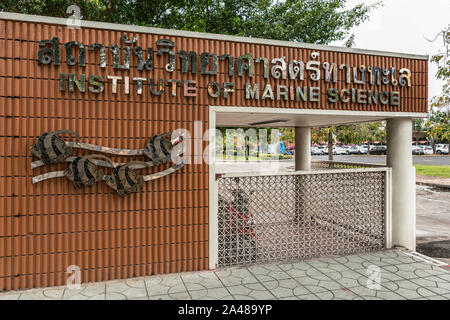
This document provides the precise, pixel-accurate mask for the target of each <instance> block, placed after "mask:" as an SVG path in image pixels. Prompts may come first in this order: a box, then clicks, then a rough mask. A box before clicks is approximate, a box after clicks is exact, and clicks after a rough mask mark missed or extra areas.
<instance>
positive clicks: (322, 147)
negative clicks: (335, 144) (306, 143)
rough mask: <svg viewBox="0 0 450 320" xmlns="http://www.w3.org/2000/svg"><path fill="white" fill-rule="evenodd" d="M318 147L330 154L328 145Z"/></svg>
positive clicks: (324, 152)
mask: <svg viewBox="0 0 450 320" xmlns="http://www.w3.org/2000/svg"><path fill="white" fill-rule="evenodd" d="M318 148H319V150H321V151H322V152H323V154H328V146H320V147H318Z"/></svg>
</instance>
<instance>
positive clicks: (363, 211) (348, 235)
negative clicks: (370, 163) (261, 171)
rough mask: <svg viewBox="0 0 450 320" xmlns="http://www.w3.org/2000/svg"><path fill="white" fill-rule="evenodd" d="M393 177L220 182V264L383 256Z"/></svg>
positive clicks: (324, 175) (318, 175)
mask: <svg viewBox="0 0 450 320" xmlns="http://www.w3.org/2000/svg"><path fill="white" fill-rule="evenodd" d="M385 179H386V171H382V170H376V171H369V169H361V170H360V171H358V170H340V171H336V172H314V173H311V174H294V175H273V176H223V177H222V178H220V179H219V180H218V195H219V203H218V266H219V267H220V266H232V265H248V264H254V263H266V262H275V261H292V260H298V259H303V258H311V257H319V256H329V255H342V254H351V253H358V252H368V251H376V250H380V249H382V248H384V247H385V216H386V212H385V211H386V205H385V201H386V199H385V198H386V195H385V191H386V190H385V188H386V187H385Z"/></svg>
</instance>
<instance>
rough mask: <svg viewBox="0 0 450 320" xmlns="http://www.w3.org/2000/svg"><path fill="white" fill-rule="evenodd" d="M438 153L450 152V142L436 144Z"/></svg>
mask: <svg viewBox="0 0 450 320" xmlns="http://www.w3.org/2000/svg"><path fill="white" fill-rule="evenodd" d="M436 153H437V154H448V144H437V145H436Z"/></svg>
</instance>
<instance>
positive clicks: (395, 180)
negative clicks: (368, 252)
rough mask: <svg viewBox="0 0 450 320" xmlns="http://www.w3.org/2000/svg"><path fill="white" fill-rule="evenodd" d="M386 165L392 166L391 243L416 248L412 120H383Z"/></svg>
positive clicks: (411, 248)
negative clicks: (384, 121) (385, 137)
mask: <svg viewBox="0 0 450 320" xmlns="http://www.w3.org/2000/svg"><path fill="white" fill-rule="evenodd" d="M386 130H387V165H388V167H391V168H392V244H393V245H399V246H403V247H405V248H408V249H410V250H415V249H416V210H415V208H416V206H415V203H414V201H415V192H416V189H415V185H414V184H415V181H414V180H415V179H414V174H413V166H412V150H411V141H412V120H411V119H400V118H399V119H392V120H388V121H387V128H386Z"/></svg>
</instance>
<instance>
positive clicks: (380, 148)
mask: <svg viewBox="0 0 450 320" xmlns="http://www.w3.org/2000/svg"><path fill="white" fill-rule="evenodd" d="M386 151H387V148H386V146H374V147H373V148H371V149H370V154H374V155H382V154H386Z"/></svg>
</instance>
